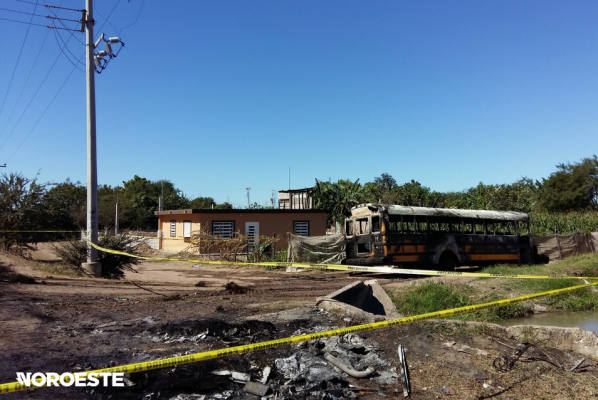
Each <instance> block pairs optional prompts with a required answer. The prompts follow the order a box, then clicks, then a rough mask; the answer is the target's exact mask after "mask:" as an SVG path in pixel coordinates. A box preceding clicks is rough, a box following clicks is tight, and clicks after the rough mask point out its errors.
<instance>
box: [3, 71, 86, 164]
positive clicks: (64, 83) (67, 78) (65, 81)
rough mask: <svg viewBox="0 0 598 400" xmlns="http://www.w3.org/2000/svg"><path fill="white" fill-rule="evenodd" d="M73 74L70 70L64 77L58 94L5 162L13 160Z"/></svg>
mask: <svg viewBox="0 0 598 400" xmlns="http://www.w3.org/2000/svg"><path fill="white" fill-rule="evenodd" d="M73 72H75V68H73V69H72V70H71V73H70V74H69V76H67V77H66V79H65V80H64V82H63V83H62V86H60V89H58V92H56V94H55V95H54V97H53V98H52V100H51V101H50V104H48V106H47V107H46V109H45V110H44V112H43V113H42V115H40V117H39V118H38V119H37V121H36V122H35V125H33V128H31V130H30V131H29V133H28V134H27V136H25V138H24V139H23V141H22V142H21V144H19V146H18V147H17V148H16V150H15V151H14V152H13V153H12V154H11V156H10V157H9V158H8V160H7V162H8V161H10V160H11V159H12V158H13V156H14V155H15V154H16V153H17V151H19V149H20V148H21V146H22V145H23V143H25V141H26V140H27V138H28V137H29V135H31V132H33V130H34V129H35V127H36V126H37V124H39V121H41V119H42V118H43V116H44V115H45V114H46V111H48V108H50V106H51V105H52V103H53V102H54V100H56V97H58V94H59V93H60V91H61V90H62V88H63V87H64V85H66V83H67V81H68V80H69V78H70V77H71V75H73Z"/></svg>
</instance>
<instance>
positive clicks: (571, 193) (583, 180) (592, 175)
mask: <svg viewBox="0 0 598 400" xmlns="http://www.w3.org/2000/svg"><path fill="white" fill-rule="evenodd" d="M556 167H557V169H558V170H557V171H556V172H554V173H552V174H551V175H550V176H549V177H548V179H543V180H542V184H541V190H542V194H541V197H540V201H539V208H540V209H542V210H545V211H549V212H565V211H580V210H598V158H597V157H596V155H594V156H593V157H591V158H584V159H582V160H581V162H579V163H574V164H570V163H568V164H559V165H557V166H556Z"/></svg>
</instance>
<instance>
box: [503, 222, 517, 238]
mask: <svg viewBox="0 0 598 400" xmlns="http://www.w3.org/2000/svg"><path fill="white" fill-rule="evenodd" d="M514 234H515V223H514V221H505V235H514Z"/></svg>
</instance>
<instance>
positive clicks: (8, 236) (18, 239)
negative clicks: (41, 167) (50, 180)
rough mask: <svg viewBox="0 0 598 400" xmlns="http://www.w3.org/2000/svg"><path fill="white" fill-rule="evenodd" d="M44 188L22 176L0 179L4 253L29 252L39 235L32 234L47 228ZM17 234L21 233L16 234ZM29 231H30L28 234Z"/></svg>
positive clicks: (1, 242)
mask: <svg viewBox="0 0 598 400" xmlns="http://www.w3.org/2000/svg"><path fill="white" fill-rule="evenodd" d="M44 193H45V185H40V184H38V183H37V179H36V178H34V179H29V178H26V177H24V176H23V175H22V174H20V173H19V174H17V173H11V174H9V175H7V174H2V176H1V177H0V230H2V231H4V232H0V246H1V247H2V249H3V250H4V251H16V252H18V253H20V254H22V253H23V252H24V251H26V250H28V249H32V246H31V244H32V243H35V242H36V241H37V240H38V238H39V235H38V234H36V233H35V232H31V231H39V230H44V229H48V226H47V224H46V223H45V221H47V219H48V217H47V212H46V208H45V207H44V201H43V198H44ZM18 231H20V232H18ZM27 231H29V232H27Z"/></svg>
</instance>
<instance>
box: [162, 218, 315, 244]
mask: <svg viewBox="0 0 598 400" xmlns="http://www.w3.org/2000/svg"><path fill="white" fill-rule="evenodd" d="M155 215H157V216H158V237H159V238H160V247H159V248H160V249H162V250H166V251H181V250H183V249H185V248H186V247H187V246H188V245H189V242H190V239H191V233H192V232H194V231H199V230H200V229H201V228H202V227H207V228H208V229H209V230H210V231H211V232H212V234H215V235H219V236H221V237H223V238H229V237H231V235H232V234H233V233H234V232H240V233H241V234H243V235H246V236H276V237H279V238H280V241H279V242H278V244H277V247H278V248H285V247H288V244H287V235H286V233H287V232H291V233H294V234H295V235H301V236H323V235H325V234H326V211H324V210H283V209H268V210H259V209H232V210H215V209H207V210H203V209H202V210H195V209H186V210H165V211H156V212H155Z"/></svg>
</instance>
